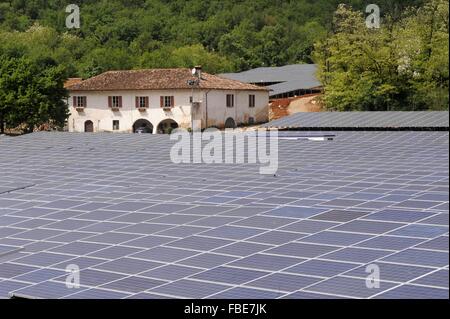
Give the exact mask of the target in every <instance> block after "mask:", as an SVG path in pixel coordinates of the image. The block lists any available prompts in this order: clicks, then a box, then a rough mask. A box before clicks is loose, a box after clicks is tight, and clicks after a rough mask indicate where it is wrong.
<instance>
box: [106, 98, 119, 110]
mask: <svg viewBox="0 0 450 319" xmlns="http://www.w3.org/2000/svg"><path fill="white" fill-rule="evenodd" d="M108 106H109V107H112V108H119V107H122V97H121V96H108Z"/></svg>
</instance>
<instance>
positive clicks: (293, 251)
mask: <svg viewBox="0 0 450 319" xmlns="http://www.w3.org/2000/svg"><path fill="white" fill-rule="evenodd" d="M336 249H338V247H332V246H324V245H316V244H304V243H288V244H285V245H282V246H279V247H275V248H272V249H270V250H268V251H267V252H268V253H270V254H276V255H285V256H294V257H308V258H313V257H317V256H320V255H324V254H326V253H329V252H331V251H333V250H336Z"/></svg>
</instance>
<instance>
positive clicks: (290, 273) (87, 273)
mask: <svg viewBox="0 0 450 319" xmlns="http://www.w3.org/2000/svg"><path fill="white" fill-rule="evenodd" d="M330 133H332V132H330ZM333 134H335V135H336V137H335V139H334V140H333V141H310V140H301V139H299V140H295V139H294V140H290V139H280V140H279V170H278V172H277V174H276V175H275V176H273V175H260V174H259V165H255V164H233V165H228V164H173V163H172V162H171V161H170V159H169V152H170V147H171V144H172V143H173V142H171V141H169V139H168V137H167V136H154V135H145V134H143V135H127V134H123V135H122V134H92V135H90V134H69V133H35V134H31V135H26V136H21V137H15V138H6V137H5V138H3V137H0V156H1V161H0V181H1V183H0V297H1V298H8V297H9V296H11V295H15V296H22V297H30V298H97V299H98V298H136V299H138V298H151V299H153V298H448V297H449V290H448V282H449V281H448V273H449V269H448V259H449V252H448V243H449V241H448V239H449V238H448V222H449V206H448V205H449V170H448V169H449V167H448V160H449V158H448V157H449V153H448V151H449V149H448V142H449V135H448V132H428V131H420V132H405V131H396V132H385V131H381V132H378V131H376V132H337V133H333ZM372 264H375V265H377V266H378V267H379V270H380V285H379V287H378V288H376V287H375V288H368V286H367V285H366V284H367V282H366V278H367V276H368V275H369V274H368V273H367V272H366V271H367V266H368V265H372ZM68 265H77V266H78V267H79V268H80V269H81V271H80V287H79V288H78V289H76V288H68V287H67V286H66V279H67V277H68V273H67V272H66V267H67V266H68Z"/></svg>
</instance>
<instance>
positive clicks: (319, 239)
mask: <svg viewBox="0 0 450 319" xmlns="http://www.w3.org/2000/svg"><path fill="white" fill-rule="evenodd" d="M368 238H371V236H370V235H363V234H354V233H342V232H334V231H323V232H320V233H317V234H314V235H310V236H307V237H303V238H301V239H300V240H299V241H300V242H309V243H317V244H328V245H338V246H348V245H352V244H355V243H358V242H360V241H363V240H365V239H368Z"/></svg>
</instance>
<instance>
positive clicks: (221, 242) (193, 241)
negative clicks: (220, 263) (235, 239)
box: [166, 236, 232, 251]
mask: <svg viewBox="0 0 450 319" xmlns="http://www.w3.org/2000/svg"><path fill="white" fill-rule="evenodd" d="M231 243H232V241H231V240H225V239H219V238H210V237H200V236H190V237H187V238H184V239H182V240H177V241H174V242H171V243H168V244H166V245H167V246H171V247H178V248H186V249H193V250H200V251H205V250H211V249H214V248H218V247H222V246H225V245H227V244H231Z"/></svg>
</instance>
